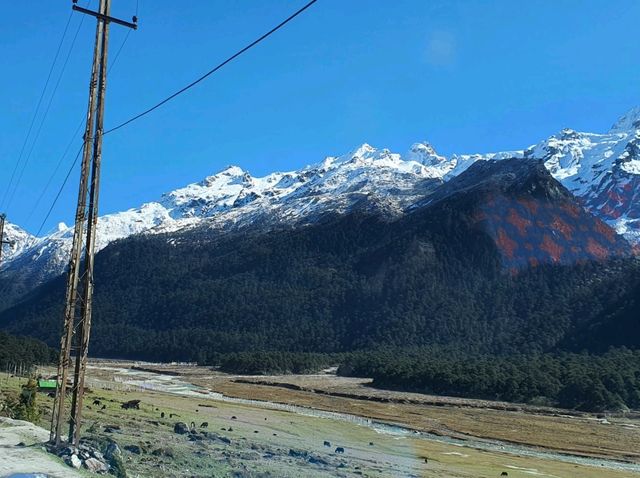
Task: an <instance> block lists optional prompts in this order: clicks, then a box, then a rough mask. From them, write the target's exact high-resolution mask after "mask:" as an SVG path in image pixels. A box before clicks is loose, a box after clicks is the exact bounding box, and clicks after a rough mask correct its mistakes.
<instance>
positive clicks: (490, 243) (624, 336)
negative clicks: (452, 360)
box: [0, 160, 640, 362]
mask: <svg viewBox="0 0 640 478" xmlns="http://www.w3.org/2000/svg"><path fill="white" fill-rule="evenodd" d="M523 164H525V165H527V166H526V167H522V165H523ZM514 165H515V163H512V162H510V161H508V160H504V161H501V162H496V163H490V162H488V163H482V164H480V163H479V164H478V165H477V166H476V165H474V166H472V167H471V168H469V169H468V170H467V171H466V172H465V173H463V174H461V175H460V176H459V178H458V179H457V180H452V181H450V183H448V185H447V189H446V190H443V191H441V192H439V193H438V195H437V196H434V197H432V198H431V199H430V200H428V201H425V202H424V203H421V204H417V205H416V206H415V207H414V208H413V211H412V213H411V214H407V215H405V216H404V217H402V218H401V219H399V220H396V221H393V222H390V221H388V220H385V219H382V218H381V217H380V216H375V215H373V216H372V215H369V214H364V213H359V214H351V215H346V216H336V217H331V216H327V217H325V218H324V219H323V221H321V222H320V223H317V224H314V225H309V226H306V227H300V228H295V229H282V230H274V231H271V232H269V233H264V234H257V233H256V234H253V235H252V234H249V233H245V234H243V235H236V236H233V237H226V238H224V239H218V240H216V241H213V240H212V238H211V233H210V231H209V230H207V229H200V230H195V231H191V232H189V233H186V234H174V235H158V236H139V237H132V238H129V239H126V240H123V241H120V242H116V243H114V244H112V245H110V246H109V247H107V248H106V249H105V250H103V251H102V252H101V253H100V254H99V255H98V257H97V263H96V295H95V314H94V329H93V336H92V349H91V350H92V353H94V354H96V355H103V356H104V355H111V356H119V357H136V358H144V359H157V360H159V359H164V360H167V359H174V360H200V361H205V362H210V361H211V360H213V359H214V358H216V357H219V356H220V355H221V354H226V353H229V352H237V351H243V350H247V351H255V350H287V351H304V352H343V351H349V350H358V349H371V348H375V347H379V346H382V345H384V346H397V347H422V346H433V345H438V346H442V345H446V346H449V347H454V348H460V349H465V350H468V351H476V352H482V353H493V354H495V353H498V354H509V353H528V352H544V351H553V350H558V349H567V350H580V349H581V348H589V349H594V350H595V349H606V348H607V346H608V345H609V344H615V345H628V346H636V345H637V337H636V336H633V335H632V334H630V333H627V332H628V327H637V322H638V317H640V311H639V310H638V306H639V304H638V301H637V293H638V290H639V289H638V287H639V283H640V282H639V275H640V273H639V270H640V268H639V267H638V264H637V263H636V261H635V259H633V258H631V257H630V256H629V248H628V245H627V244H626V243H625V242H624V241H622V240H621V239H620V238H619V237H618V236H615V235H613V236H610V234H609V231H610V229H606V228H607V226H605V225H603V224H602V223H601V222H599V221H598V220H597V219H595V218H593V217H592V216H590V215H588V214H587V213H584V212H583V210H582V209H581V208H580V207H579V206H578V205H577V204H576V203H575V202H573V199H572V197H571V196H570V195H569V193H567V192H566V190H565V189H564V188H563V187H562V186H560V185H559V183H557V182H556V181H555V180H554V179H553V178H551V177H550V176H549V174H548V173H547V172H546V170H544V168H540V167H539V166H538V164H537V163H535V162H533V163H530V162H523V161H522V160H520V162H519V163H518V166H517V167H515V166H514ZM480 168H492V169H489V170H483V171H480ZM479 172H481V173H482V174H478V173H479ZM491 178H493V179H491ZM499 178H502V179H499ZM498 179H499V180H498ZM522 204H529V206H522V207H523V208H525V209H518V207H519V206H518V205H522ZM531 204H534V206H530V205H531ZM536 211H537V212H538V214H536ZM540 211H544V214H542V213H540ZM512 213H513V214H512ZM565 213H566V214H565ZM516 215H517V216H518V218H520V219H518V218H516V217H515V216H516ZM559 218H560V219H559ZM526 221H529V222H531V224H527V223H526ZM523 223H524V225H523ZM560 223H562V224H564V226H562V227H561V228H560V229H559V228H558V224H560ZM521 227H523V228H524V232H526V234H521V233H520V228H521ZM501 231H503V232H501ZM505 235H506V237H507V240H508V241H512V242H514V243H515V244H516V245H515V246H513V247H509V248H508V249H505V247H504V243H505V239H504V237H503V236H505ZM545 236H550V237H551V239H552V240H553V242H554V243H555V244H556V246H557V247H556V248H553V249H552V250H551V251H546V250H545V249H544V248H543V246H544V243H545ZM508 241H507V243H508ZM592 243H596V244H599V247H600V248H604V249H605V251H606V253H605V254H599V253H593V251H592V250H591V249H592V248H591V247H590V244H592ZM529 245H530V246H531V249H530V248H529ZM559 249H561V250H562V252H560V253H559V255H557V254H555V253H554V251H556V252H557V250H559ZM597 250H598V251H599V250H600V249H599V248H598V249H597ZM509 251H511V252H512V254H510V252H509ZM532 257H534V258H536V261H532V260H531V258H532ZM532 264H537V266H536V267H529V266H528V265H532ZM63 296H64V278H63V277H59V278H58V279H55V280H53V281H50V282H48V283H46V284H44V285H43V286H41V287H39V288H38V289H37V290H35V291H34V292H33V293H31V294H30V296H29V297H28V298H27V299H26V300H24V301H23V302H21V303H20V304H18V305H16V306H14V307H12V308H10V309H8V310H5V311H4V312H2V313H1V314H0V327H3V328H5V329H8V330H10V331H13V332H19V333H27V334H30V335H33V336H36V337H38V338H41V339H44V340H45V341H47V342H48V343H50V344H52V345H54V344H56V343H57V341H58V337H59V333H60V330H59V329H60V322H61V308H62V298H63ZM621 324H624V325H621ZM593 331H597V333H598V334H600V335H598V336H597V337H596V336H594V335H593Z"/></svg>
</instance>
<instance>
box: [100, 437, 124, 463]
mask: <svg viewBox="0 0 640 478" xmlns="http://www.w3.org/2000/svg"><path fill="white" fill-rule="evenodd" d="M104 456H105V457H106V458H107V459H108V460H111V459H113V458H114V457H117V458H120V457H121V456H122V450H120V447H119V446H118V444H117V443H116V442H113V441H112V442H110V443H109V444H108V445H107V449H106V450H105V452H104Z"/></svg>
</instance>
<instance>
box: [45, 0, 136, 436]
mask: <svg viewBox="0 0 640 478" xmlns="http://www.w3.org/2000/svg"><path fill="white" fill-rule="evenodd" d="M76 1H77V0H74V1H73V3H74V5H73V7H72V8H73V10H75V11H79V12H81V13H85V14H87V15H91V16H94V17H96V19H97V25H96V37H95V45H94V50H93V64H92V67H91V79H90V81H89V104H88V107H87V122H86V127H85V132H84V148H83V155H82V163H81V167H80V186H79V190H78V204H77V207H76V217H75V228H74V233H73V242H72V246H71V257H70V259H69V270H68V275H67V289H66V295H65V301H66V302H65V311H64V330H63V335H62V338H61V340H60V359H59V361H58V375H57V377H56V380H57V384H56V398H55V401H54V407H53V416H52V419H51V435H50V439H51V441H52V442H53V443H55V444H56V445H60V444H61V443H62V441H63V439H62V434H63V431H62V428H63V424H64V423H65V421H66V416H65V415H66V414H65V408H66V407H65V400H66V396H67V389H68V387H67V380H68V379H69V373H70V369H71V352H72V348H74V347H75V351H76V361H75V369H74V374H73V383H72V385H71V387H70V389H71V392H72V394H73V395H72V401H71V413H70V416H69V443H73V444H74V445H77V444H78V442H79V440H80V426H81V418H82V400H83V396H84V376H85V371H86V366H87V356H88V351H89V338H90V332H91V310H92V309H91V305H92V299H93V264H94V252H95V239H96V224H97V221H98V197H99V189H100V163H101V160H102V135H103V131H104V102H105V93H106V87H107V51H108V44H109V24H110V23H117V24H119V25H124V26H128V27H130V28H133V29H136V28H137V25H136V24H135V23H129V22H125V21H123V20H119V19H117V18H113V17H111V16H109V13H110V10H111V0H100V5H99V9H98V11H97V12H94V11H92V10H87V9H85V8H81V7H78V6H77V5H76V4H75V3H76ZM135 21H136V19H135V17H134V22H135ZM94 122H95V125H94ZM89 176H91V183H90V187H89ZM87 194H89V208H88V209H87ZM85 221H87V235H86V242H85V243H84V263H83V265H82V275H81V274H80V268H81V262H82V251H83V235H84V224H85ZM81 281H82V298H81V300H79V298H78V296H79V294H78V289H79V284H80V282H81ZM78 308H79V309H80V317H79V318H77V319H76V313H77V309H78ZM76 331H78V332H79V333H78V334H76ZM74 338H75V343H74Z"/></svg>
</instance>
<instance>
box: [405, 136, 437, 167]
mask: <svg viewBox="0 0 640 478" xmlns="http://www.w3.org/2000/svg"><path fill="white" fill-rule="evenodd" d="M406 158H407V160H408V161H415V162H416V163H420V164H423V165H424V166H437V165H440V164H442V163H444V162H445V161H446V160H447V158H445V157H444V156H440V155H439V154H438V153H437V152H436V150H435V149H434V148H433V146H431V144H429V143H427V142H423V143H414V144H413V145H411V148H410V149H409V152H408V153H407V155H406Z"/></svg>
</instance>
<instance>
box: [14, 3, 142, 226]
mask: <svg viewBox="0 0 640 478" xmlns="http://www.w3.org/2000/svg"><path fill="white" fill-rule="evenodd" d="M137 11H138V10H137V4H136V13H137ZM82 18H84V17H82ZM130 33H131V30H127V34H126V35H125V37H124V40H122V43H121V44H120V47H119V48H118V51H117V52H116V54H115V55H114V56H113V60H112V61H111V65H109V69H108V70H107V74H109V73H111V71H112V70H113V68H114V67H115V65H116V63H117V62H118V57H119V56H120V53H121V52H122V49H123V48H124V46H125V44H126V43H127V39H128V38H129V34H130ZM84 121H85V118H84V117H83V118H82V119H81V120H80V122H79V123H78V126H77V127H76V130H75V131H74V133H73V135H72V136H71V140H70V141H69V143H68V144H67V147H66V148H65V150H64V152H63V153H62V155H61V156H60V159H59V160H58V162H57V164H56V167H55V168H54V170H53V172H52V173H51V174H50V175H49V179H48V181H47V184H46V185H45V187H44V188H43V190H42V192H41V193H40V195H39V196H38V199H37V200H36V203H35V204H34V206H33V207H32V208H31V211H30V212H29V215H28V216H27V222H29V220H30V219H31V217H33V214H34V212H35V211H36V209H37V208H38V206H39V205H40V201H42V198H43V197H44V195H45V193H46V192H47V189H49V186H51V183H52V182H53V178H54V177H55V175H56V174H57V172H58V170H59V169H60V166H62V163H63V161H64V159H65V158H66V156H67V153H68V152H69V149H70V148H71V145H72V144H73V142H74V141H75V139H76V135H77V134H78V132H79V131H80V128H81V127H82V124H83V123H84ZM77 162H78V158H77V157H76V159H75V160H74V162H73V164H72V165H71V168H70V170H69V172H68V173H67V176H66V177H65V179H64V182H63V183H62V185H61V187H60V188H59V190H58V193H57V194H56V197H55V199H54V201H53V204H52V205H51V207H50V209H49V212H48V213H47V217H46V218H45V220H44V221H43V222H42V224H41V226H40V229H39V230H38V234H39V233H40V230H41V229H42V227H43V226H44V224H45V223H46V221H47V219H49V215H50V214H51V211H52V210H53V208H54V206H55V205H56V203H57V201H58V198H59V197H60V194H61V193H62V190H63V189H64V187H65V185H66V183H67V180H68V179H69V175H70V174H71V171H72V170H73V168H74V167H75V165H76V164H77ZM38 234H36V235H38Z"/></svg>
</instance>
